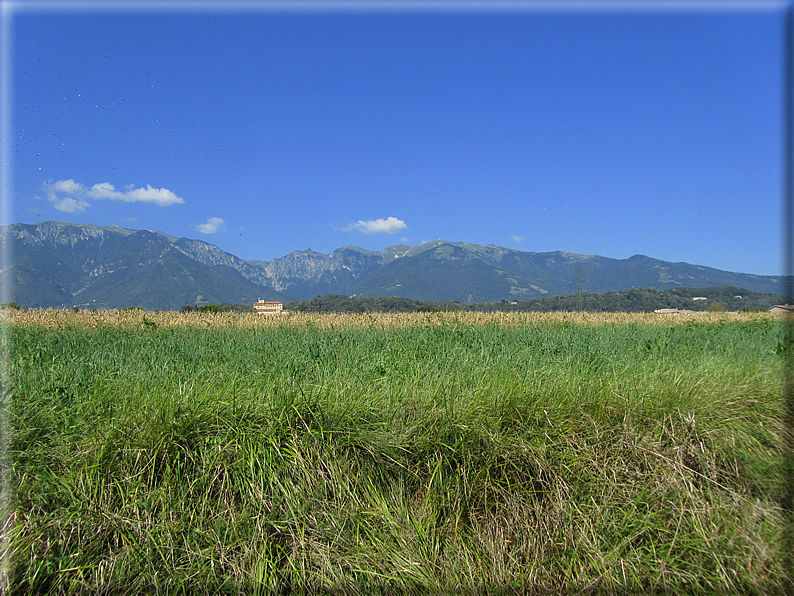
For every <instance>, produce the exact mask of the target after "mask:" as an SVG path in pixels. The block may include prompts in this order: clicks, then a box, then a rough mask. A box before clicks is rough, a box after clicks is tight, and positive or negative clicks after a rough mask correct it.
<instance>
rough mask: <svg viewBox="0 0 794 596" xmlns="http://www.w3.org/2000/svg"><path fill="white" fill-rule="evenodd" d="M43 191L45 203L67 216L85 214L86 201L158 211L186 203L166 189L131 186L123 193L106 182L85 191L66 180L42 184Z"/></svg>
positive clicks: (83, 188)
mask: <svg viewBox="0 0 794 596" xmlns="http://www.w3.org/2000/svg"><path fill="white" fill-rule="evenodd" d="M43 188H44V191H45V192H46V193H47V200H48V201H49V202H50V203H52V204H53V205H54V206H55V208H56V209H58V210H59V211H66V212H68V213H79V212H81V211H85V210H86V209H87V208H88V207H90V206H91V203H89V202H88V201H87V199H96V200H108V201H123V202H125V203H154V204H155V205H159V206H160V207H167V206H169V205H175V204H177V203H184V202H185V199H183V198H181V197H178V196H176V195H175V194H174V193H173V192H172V191H170V190H168V189H167V188H152V187H151V185H149V184H147V185H146V188H143V187H141V188H134V187H133V186H132V185H131V184H130V185H128V186H126V187H125V189H124V191H118V190H116V187H115V186H113V185H112V184H110V183H109V182H101V183H100V184H94V186H92V187H91V188H86V187H85V186H84V185H82V184H80V183H79V182H75V181H74V180H72V179H71V178H70V179H69V180H58V181H56V182H45V183H44V185H43Z"/></svg>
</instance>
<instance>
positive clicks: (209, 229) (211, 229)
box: [196, 217, 226, 234]
mask: <svg viewBox="0 0 794 596" xmlns="http://www.w3.org/2000/svg"><path fill="white" fill-rule="evenodd" d="M224 223H225V222H224V221H223V220H222V219H221V218H220V217H210V218H209V219H208V220H207V221H206V223H203V224H199V225H197V226H196V229H197V230H198V231H199V232H201V233H202V234H217V233H218V232H223V231H224V230H225V229H226V227H225V226H224V225H223V224H224Z"/></svg>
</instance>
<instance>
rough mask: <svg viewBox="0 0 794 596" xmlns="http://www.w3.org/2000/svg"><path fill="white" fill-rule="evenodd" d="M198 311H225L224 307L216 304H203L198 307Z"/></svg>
mask: <svg viewBox="0 0 794 596" xmlns="http://www.w3.org/2000/svg"><path fill="white" fill-rule="evenodd" d="M198 312H226V309H225V308H223V307H222V306H220V305H218V304H205V305H204V306H199V307H198Z"/></svg>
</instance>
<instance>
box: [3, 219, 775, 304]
mask: <svg viewBox="0 0 794 596" xmlns="http://www.w3.org/2000/svg"><path fill="white" fill-rule="evenodd" d="M0 248H2V250H4V251H6V253H7V254H8V255H9V256H10V266H9V267H8V268H7V270H6V271H2V272H0V273H2V275H5V276H8V277H7V279H8V280H9V281H10V282H11V283H12V286H13V290H14V300H15V302H17V304H19V305H20V306H23V307H71V306H78V307H93V308H111V307H113V308H123V307H125V306H136V305H137V306H143V307H145V308H149V309H175V308H179V307H180V306H182V305H183V304H188V305H201V304H206V303H211V302H212V303H221V302H232V303H242V304H249V303H251V302H253V301H255V300H257V299H258V298H264V299H267V300H280V301H283V302H287V301H290V300H306V299H309V298H313V297H315V296H318V295H325V294H344V295H354V294H355V295H359V296H398V297H405V298H414V299H420V300H440V301H445V300H458V301H460V302H463V303H469V302H498V301H500V300H522V301H523V300H532V299H535V298H541V297H549V296H559V295H566V294H573V293H575V292H576V288H577V276H580V277H581V280H582V283H583V287H584V289H585V290H586V291H587V292H590V293H603V292H613V291H620V290H625V289H629V288H632V287H635V288H639V287H647V288H653V289H657V290H667V289H672V288H676V287H693V288H698V287H711V286H736V287H740V288H746V289H748V290H752V291H755V292H771V293H784V291H785V288H784V284H783V279H782V278H781V277H774V276H761V275H751V274H744V273H732V272H727V271H720V270H718V269H713V268H709V267H703V266H699V265H691V264H688V263H669V262H665V261H660V260H658V259H653V258H651V257H647V256H643V255H635V256H633V257H631V258H629V259H610V258H607V257H601V256H598V255H584V254H578V253H569V252H546V253H535V252H524V251H518V250H514V249H510V248H505V247H503V246H496V245H493V244H489V245H488V246H481V245H479V244H471V243H467V242H446V241H443V240H436V241H433V242H428V243H425V244H422V245H419V246H413V247H411V246H406V245H402V244H398V245H395V246H391V247H389V248H387V249H385V250H384V251H371V250H365V249H363V248H359V247H356V246H343V247H341V248H338V249H336V250H335V251H333V252H331V253H329V254H323V253H318V252H315V251H311V250H302V251H295V252H292V253H290V254H288V255H285V256H283V257H280V258H276V259H273V260H272V261H256V260H251V261H244V260H242V259H240V258H238V257H236V256H234V255H232V254H230V253H227V252H225V251H223V250H221V249H220V248H218V247H217V246H215V245H213V244H210V243H208V242H204V241H201V240H192V239H188V238H176V237H173V236H169V235H168V234H164V233H163V232H159V231H156V230H132V229H127V228H120V227H118V226H104V227H99V226H93V225H89V224H72V223H66V222H53V221H47V222H42V223H37V224H13V225H10V226H6V227H4V228H2V229H0Z"/></svg>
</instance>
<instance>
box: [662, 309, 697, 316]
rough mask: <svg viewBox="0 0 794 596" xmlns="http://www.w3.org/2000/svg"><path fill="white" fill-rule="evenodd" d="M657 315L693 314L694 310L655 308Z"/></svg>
mask: <svg viewBox="0 0 794 596" xmlns="http://www.w3.org/2000/svg"><path fill="white" fill-rule="evenodd" d="M653 312H655V313H656V314H659V315H693V314H695V311H694V310H678V309H677V308H657V309H656V310H655V311H653Z"/></svg>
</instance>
